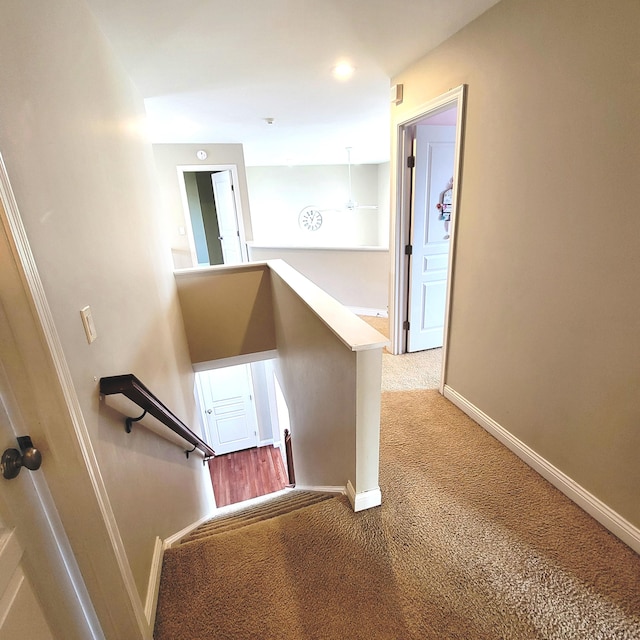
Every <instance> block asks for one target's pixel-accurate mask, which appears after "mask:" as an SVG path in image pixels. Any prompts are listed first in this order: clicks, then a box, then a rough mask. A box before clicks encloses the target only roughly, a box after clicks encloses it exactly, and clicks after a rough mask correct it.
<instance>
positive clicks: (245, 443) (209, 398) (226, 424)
mask: <svg viewBox="0 0 640 640" xmlns="http://www.w3.org/2000/svg"><path fill="white" fill-rule="evenodd" d="M197 380H198V388H199V392H200V403H201V407H202V410H203V412H204V422H205V425H206V429H207V432H208V434H209V444H210V445H211V447H212V448H213V450H214V451H215V452H216V454H217V455H223V454H225V453H231V452H232V451H240V450H241V449H250V448H251V447H255V446H256V445H257V444H258V420H257V417H256V409H255V404H254V401H253V385H252V382H251V370H250V366H249V365H248V364H241V365H236V366H234V367H226V368H224V369H213V370H212V371H202V372H200V373H198V374H197Z"/></svg>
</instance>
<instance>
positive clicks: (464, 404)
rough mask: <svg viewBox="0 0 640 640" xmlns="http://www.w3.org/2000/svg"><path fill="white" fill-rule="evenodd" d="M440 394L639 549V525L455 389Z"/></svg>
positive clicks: (633, 547) (602, 523)
mask: <svg viewBox="0 0 640 640" xmlns="http://www.w3.org/2000/svg"><path fill="white" fill-rule="evenodd" d="M443 395H444V397H445V398H447V399H448V400H450V401H451V402H453V404H455V405H456V406H457V407H458V408H460V409H461V410H462V411H464V413H466V414H467V415H468V416H469V417H470V418H472V419H473V420H475V421H476V422H477V423H478V424H479V425H480V426H481V427H483V428H484V429H486V430H487V431H488V432H489V433H490V434H491V435H493V436H494V437H495V438H496V439H498V440H499V441H500V442H502V444H504V445H505V446H506V447H507V448H508V449H510V450H511V451H513V453H515V454H516V455H517V456H518V457H519V458H520V459H521V460H523V461H524V462H526V463H527V464H528V465H529V466H530V467H531V468H532V469H535V470H536V471H537V472H538V473H539V474H540V475H541V476H542V477H543V478H545V480H548V481H549V482H550V483H551V484H552V485H553V486H554V487H556V489H559V490H560V491H562V493H564V495H566V496H567V497H568V498H569V499H570V500H572V501H573V502H575V503H576V504H577V505H578V506H579V507H581V508H582V509H584V510H585V511H586V512H587V513H588V514H589V515H590V516H592V517H593V518H595V519H596V520H597V521H598V522H599V523H600V524H601V525H602V526H603V527H605V528H606V529H608V530H609V531H610V532H611V533H612V534H613V535H614V536H616V537H618V538H620V540H622V541H623V542H624V543H625V544H627V545H629V546H630V547H631V548H632V549H633V550H634V551H635V552H636V553H640V529H638V528H637V527H635V526H634V525H632V524H631V523H630V522H629V521H627V520H625V519H624V518H623V517H622V516H621V515H620V514H618V513H616V512H615V511H614V510H613V509H611V507H609V506H607V505H606V504H605V503H604V502H602V501H601V500H599V499H598V498H596V497H595V496H594V495H592V494H591V493H589V492H588V491H587V490H586V489H584V488H583V487H581V486H580V485H579V484H578V483H577V482H575V481H574V480H572V479H571V478H570V477H569V476H567V475H566V474H565V473H563V472H562V471H560V469H558V468H556V467H554V466H553V465H552V464H551V463H550V462H548V461H547V460H545V459H544V458H543V457H542V456H541V455H539V454H538V453H536V452H535V451H534V450H533V449H531V448H530V447H528V446H527V445H526V444H524V442H522V441H520V440H518V438H516V437H515V436H514V435H513V434H511V433H510V432H509V431H507V430H506V429H505V428H504V427H502V426H500V425H499V424H498V423H497V422H496V421H495V420H493V419H492V418H490V417H489V416H488V415H486V414H485V413H483V412H482V411H481V410H480V409H478V408H477V407H476V406H474V405H473V404H471V403H470V402H469V401H468V400H467V399H466V398H464V397H463V396H461V395H460V394H459V393H458V392H457V391H454V390H453V389H452V388H451V387H449V386H448V385H445V387H444V394H443Z"/></svg>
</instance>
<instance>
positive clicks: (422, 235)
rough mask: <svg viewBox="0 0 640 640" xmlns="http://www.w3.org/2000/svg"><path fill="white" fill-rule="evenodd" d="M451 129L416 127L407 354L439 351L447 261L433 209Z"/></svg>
mask: <svg viewBox="0 0 640 640" xmlns="http://www.w3.org/2000/svg"><path fill="white" fill-rule="evenodd" d="M454 142H455V127H451V126H431V125H420V124H419V125H416V144H415V154H416V155H415V158H416V160H415V169H414V171H415V177H414V183H413V184H414V188H413V202H412V212H411V246H412V253H411V257H410V267H409V299H408V314H407V315H408V319H409V330H408V334H407V351H410V352H411V351H421V350H424V349H433V348H436V347H441V346H442V344H443V336H444V319H445V303H446V297H447V274H448V263H449V232H448V228H447V227H448V225H447V227H445V223H444V221H443V220H442V219H440V210H439V209H438V208H437V205H438V203H439V201H440V194H441V193H443V192H444V191H445V190H446V188H447V185H448V184H449V183H450V180H451V178H452V176H453V168H454V167H453V165H454V156H455V149H454Z"/></svg>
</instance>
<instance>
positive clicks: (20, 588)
mask: <svg viewBox="0 0 640 640" xmlns="http://www.w3.org/2000/svg"><path fill="white" fill-rule="evenodd" d="M23 555H24V549H23V547H22V545H21V543H20V541H19V540H18V534H17V533H16V530H15V529H9V528H8V527H5V526H4V525H3V523H2V520H0V638H38V640H49V639H51V640H54V636H53V634H52V633H51V629H50V628H49V625H48V624H47V621H46V619H45V617H44V613H43V611H42V607H41V606H40V603H39V602H38V598H37V597H36V595H35V593H34V591H33V588H32V587H31V583H30V582H29V580H28V578H27V576H26V575H25V573H24V568H23V565H22V557H23Z"/></svg>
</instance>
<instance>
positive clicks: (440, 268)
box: [390, 86, 465, 391]
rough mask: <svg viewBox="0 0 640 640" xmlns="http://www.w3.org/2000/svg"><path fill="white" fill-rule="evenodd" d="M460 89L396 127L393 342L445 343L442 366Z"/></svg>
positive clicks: (416, 346) (407, 347) (409, 346)
mask: <svg viewBox="0 0 640 640" xmlns="http://www.w3.org/2000/svg"><path fill="white" fill-rule="evenodd" d="M464 93H465V92H464V86H461V87H458V88H457V89H453V90H451V91H449V92H448V93H446V94H444V95H443V96H440V97H439V98H436V99H435V100H432V101H431V102H429V103H427V104H425V105H423V106H422V107H420V108H418V109H416V110H415V111H414V112H413V113H412V114H411V115H410V116H409V117H407V118H406V119H404V120H403V121H401V122H399V123H398V126H397V132H396V133H397V151H396V153H397V156H396V172H395V173H392V180H393V181H395V185H394V186H395V189H394V190H395V194H396V218H395V228H394V242H393V248H394V262H393V269H394V277H393V280H392V301H393V304H392V307H391V314H390V315H391V322H390V324H391V336H390V337H391V342H392V349H393V353H394V354H401V353H406V352H408V351H418V350H423V349H432V348H439V347H440V346H441V347H442V350H443V353H442V374H441V380H440V389H441V391H442V388H443V382H444V375H445V369H446V350H447V334H448V331H447V330H448V323H449V303H450V292H451V281H452V272H451V269H452V264H453V252H454V250H455V226H456V210H457V194H458V189H459V181H460V176H461V171H460V164H461V151H462V125H463V115H464Z"/></svg>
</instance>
